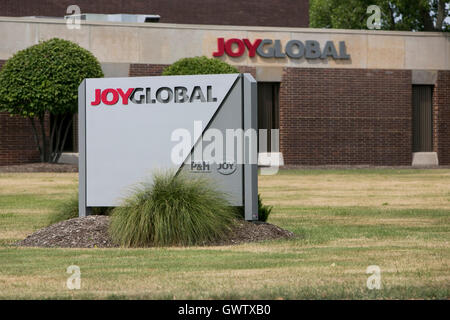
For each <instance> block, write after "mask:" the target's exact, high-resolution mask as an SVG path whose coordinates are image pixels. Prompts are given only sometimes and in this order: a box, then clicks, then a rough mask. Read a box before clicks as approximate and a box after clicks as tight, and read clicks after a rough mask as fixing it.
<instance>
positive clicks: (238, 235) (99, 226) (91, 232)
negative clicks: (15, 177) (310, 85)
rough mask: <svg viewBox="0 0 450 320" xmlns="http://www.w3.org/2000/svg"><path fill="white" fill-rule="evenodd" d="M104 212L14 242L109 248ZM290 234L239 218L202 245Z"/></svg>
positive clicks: (50, 245)
mask: <svg viewBox="0 0 450 320" xmlns="http://www.w3.org/2000/svg"><path fill="white" fill-rule="evenodd" d="M109 221H110V218H109V217H108V216H96V215H93V216H88V217H83V218H75V219H70V220H66V221H62V222H58V223H56V224H54V225H51V226H49V227H47V228H43V229H40V230H38V231H36V232H35V233H33V234H31V235H30V236H28V237H27V238H26V239H24V240H22V241H19V242H18V243H16V245H17V246H23V247H44V248H111V247H117V245H115V244H114V243H113V242H112V241H111V239H110V237H109V235H108V226H109ZM292 237H294V234H293V233H292V232H290V231H287V230H284V229H282V228H280V227H277V226H275V225H273V224H270V223H261V222H258V223H252V222H247V221H239V222H238V223H237V225H236V227H235V228H234V229H233V231H232V232H231V233H230V234H229V236H228V237H227V238H225V239H222V240H220V241H216V242H212V243H205V244H204V245H205V246H213V245H214V246H224V245H233V244H239V243H246V242H257V241H263V240H272V239H286V238H292Z"/></svg>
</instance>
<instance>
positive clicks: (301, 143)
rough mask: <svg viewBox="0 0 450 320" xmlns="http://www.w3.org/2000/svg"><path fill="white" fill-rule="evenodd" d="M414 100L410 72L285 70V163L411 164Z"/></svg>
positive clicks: (282, 133) (282, 116) (282, 106)
mask: <svg viewBox="0 0 450 320" xmlns="http://www.w3.org/2000/svg"><path fill="white" fill-rule="evenodd" d="M411 99H412V98H411V72H410V71H390V70H362V69H302V68H286V69H285V73H284V76H283V81H282V83H281V87H280V136H281V138H280V148H281V151H282V152H283V155H284V160H285V163H286V164H302V165H326V164H342V165H344V164H345V165H357V164H371V165H410V164H411V117H412V107H411Z"/></svg>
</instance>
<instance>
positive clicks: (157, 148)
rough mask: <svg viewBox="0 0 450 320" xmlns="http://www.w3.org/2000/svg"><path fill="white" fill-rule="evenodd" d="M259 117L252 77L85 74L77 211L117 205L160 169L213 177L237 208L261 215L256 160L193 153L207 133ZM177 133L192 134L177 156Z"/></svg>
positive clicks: (250, 216) (247, 123)
mask: <svg viewBox="0 0 450 320" xmlns="http://www.w3.org/2000/svg"><path fill="white" fill-rule="evenodd" d="M245 88H247V92H244V90H245ZM256 119H257V118H256V82H255V81H254V79H253V78H252V77H251V76H250V75H240V74H221V75H196V76H162V77H138V78H101V79H85V80H84V81H83V83H82V84H81V85H80V88H79V146H80V166H79V167H80V197H79V198H80V215H85V214H86V208H87V213H89V208H90V207H108V206H117V205H119V204H120V203H121V201H122V199H123V198H124V197H126V196H127V195H129V193H130V192H131V190H132V188H133V186H136V185H137V184H139V183H141V182H145V181H147V182H148V181H149V179H151V177H152V174H153V173H154V171H155V170H158V169H173V170H174V171H178V172H179V171H181V170H183V171H186V172H188V173H189V174H208V176H210V177H211V178H212V179H214V180H216V181H217V183H218V186H219V187H220V188H222V189H223V190H224V191H225V192H227V194H229V195H230V202H231V203H232V204H233V205H237V206H245V207H248V210H246V211H248V212H247V213H246V218H247V219H248V220H251V219H253V218H254V217H255V214H256V217H257V212H255V208H254V206H255V204H254V202H255V201H257V189H255V188H257V186H255V185H256V177H254V176H256V170H257V168H256V165H251V164H248V165H246V164H244V163H242V164H241V163H239V162H238V161H236V159H235V158H233V159H230V158H227V156H226V155H224V159H223V161H212V160H211V159H208V157H207V156H204V155H203V154H201V156H200V158H195V157H194V156H193V155H194V152H195V151H196V150H197V149H198V148H200V150H201V147H206V145H205V143H204V142H203V139H201V138H202V137H203V135H205V133H207V132H208V130H210V129H215V130H216V131H220V132H223V133H224V135H225V131H226V130H227V129H245V128H249V129H250V128H252V129H256ZM180 130H184V132H187V133H188V134H189V137H190V138H189V142H188V145H187V148H188V149H189V150H190V152H189V153H188V154H187V155H186V156H182V157H174V150H177V149H176V148H177V145H179V144H180V141H179V138H180V137H178V136H177V132H180ZM181 132H183V131H181ZM185 140H186V139H185ZM184 142H186V141H184ZM255 145H256V144H255ZM206 149H207V148H206ZM246 170H247V172H246ZM246 176H248V177H247V179H248V180H247V181H245V177H246ZM246 182H247V184H248V185H249V190H248V191H247V192H249V194H248V195H246V194H245V193H246V191H245V185H246ZM250 189H251V190H250ZM255 192H256V193H255ZM250 193H251V196H250ZM246 197H250V198H249V199H248V200H247V201H245V199H246ZM250 211H252V212H251V213H250ZM256 211H257V208H256Z"/></svg>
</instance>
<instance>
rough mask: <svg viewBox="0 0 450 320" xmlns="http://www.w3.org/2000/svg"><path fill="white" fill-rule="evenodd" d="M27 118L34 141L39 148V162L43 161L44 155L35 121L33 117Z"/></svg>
mask: <svg viewBox="0 0 450 320" xmlns="http://www.w3.org/2000/svg"><path fill="white" fill-rule="evenodd" d="M29 119H30V122H31V128H32V129H33V137H34V142H35V143H36V145H37V147H38V150H39V157H40V159H41V162H44V161H45V156H44V153H43V150H42V145H41V139H40V138H39V133H38V131H37V128H36V123H35V122H34V118H29Z"/></svg>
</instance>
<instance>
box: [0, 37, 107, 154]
mask: <svg viewBox="0 0 450 320" xmlns="http://www.w3.org/2000/svg"><path fill="white" fill-rule="evenodd" d="M98 77H103V72H102V69H101V67H100V63H99V62H98V60H97V59H96V58H95V57H94V56H93V55H92V54H91V53H90V52H89V51H88V50H86V49H83V48H81V47H80V46H78V45H77V44H75V43H72V42H70V41H66V40H62V39H57V38H54V39H51V40H48V41H45V42H41V43H39V44H37V45H34V46H31V47H29V48H27V49H24V50H21V51H19V52H17V53H16V54H14V55H13V56H12V57H11V58H10V59H9V60H8V61H7V62H6V63H5V65H4V66H3V68H2V69H1V71H0V110H2V111H6V112H8V113H10V114H11V115H18V116H22V117H25V118H28V119H30V121H31V124H32V127H33V129H34V136H35V140H36V143H37V145H38V149H39V151H40V154H41V161H48V162H57V161H58V159H59V156H60V154H61V152H62V150H63V148H64V143H65V140H66V137H67V134H68V129H69V127H70V125H71V122H72V119H73V114H74V113H75V112H76V111H77V105H78V104H77V99H78V86H79V84H80V83H81V81H82V80H83V79H85V78H98ZM48 115H52V118H51V120H52V121H50V126H49V128H46V121H45V117H46V116H48ZM36 120H37V121H39V123H40V126H39V128H40V130H39V128H38V127H37V126H36V124H35V121H36ZM38 131H39V132H38ZM48 133H49V134H48Z"/></svg>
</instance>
